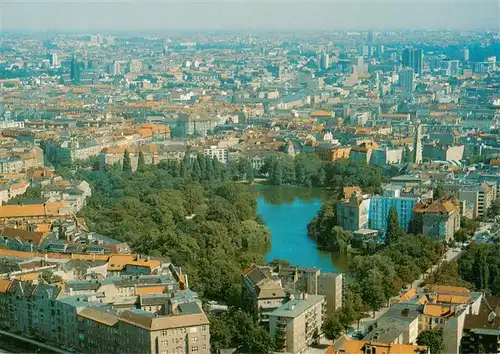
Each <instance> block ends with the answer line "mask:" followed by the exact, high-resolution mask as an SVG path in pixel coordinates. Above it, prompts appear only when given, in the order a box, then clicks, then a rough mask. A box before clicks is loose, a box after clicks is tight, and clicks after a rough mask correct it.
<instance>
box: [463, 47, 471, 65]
mask: <svg viewBox="0 0 500 354" xmlns="http://www.w3.org/2000/svg"><path fill="white" fill-rule="evenodd" d="M462 55H463V60H464V62H468V61H469V58H470V53H469V48H464V50H463V51H462Z"/></svg>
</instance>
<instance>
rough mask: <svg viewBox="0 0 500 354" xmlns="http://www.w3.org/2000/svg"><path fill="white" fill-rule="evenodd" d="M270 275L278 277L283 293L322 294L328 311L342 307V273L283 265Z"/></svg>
mask: <svg viewBox="0 0 500 354" xmlns="http://www.w3.org/2000/svg"><path fill="white" fill-rule="evenodd" d="M271 274H272V276H273V277H275V278H277V279H279V281H280V282H281V286H282V288H283V290H284V291H285V293H287V294H295V293H299V292H300V293H306V294H310V295H324V296H325V299H326V302H327V310H328V313H332V312H333V311H335V310H336V309H338V308H340V307H342V298H343V294H344V276H343V274H342V273H322V272H321V270H320V269H319V268H314V267H310V268H305V267H283V266H278V267H277V268H276V269H273V270H272V273H271Z"/></svg>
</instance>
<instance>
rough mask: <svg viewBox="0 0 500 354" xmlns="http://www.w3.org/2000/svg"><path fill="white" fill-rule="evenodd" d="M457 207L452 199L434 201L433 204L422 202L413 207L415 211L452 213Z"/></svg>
mask: <svg viewBox="0 0 500 354" xmlns="http://www.w3.org/2000/svg"><path fill="white" fill-rule="evenodd" d="M455 209H456V206H455V204H454V203H453V202H452V201H451V200H446V201H443V202H439V201H434V202H432V203H431V204H428V203H425V202H421V203H417V204H416V205H415V207H413V211H414V212H416V213H451V212H452V211H453V210H455Z"/></svg>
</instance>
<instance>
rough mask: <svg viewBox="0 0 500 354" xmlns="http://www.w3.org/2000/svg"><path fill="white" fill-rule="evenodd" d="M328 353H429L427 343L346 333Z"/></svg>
mask: <svg viewBox="0 0 500 354" xmlns="http://www.w3.org/2000/svg"><path fill="white" fill-rule="evenodd" d="M326 353H327V354H367V353H387V354H391V353H401V354H429V353H430V351H429V348H427V347H426V346H425V345H413V344H397V343H392V342H387V341H383V340H355V339H350V338H349V337H348V336H346V335H344V336H342V337H340V338H339V339H337V340H336V341H335V342H334V343H333V346H332V347H330V348H329V350H328V351H327V352H326Z"/></svg>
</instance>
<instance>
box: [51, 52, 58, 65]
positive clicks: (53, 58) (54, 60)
mask: <svg viewBox="0 0 500 354" xmlns="http://www.w3.org/2000/svg"><path fill="white" fill-rule="evenodd" d="M49 60H50V65H51V66H59V58H58V57H57V53H50V54H49Z"/></svg>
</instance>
